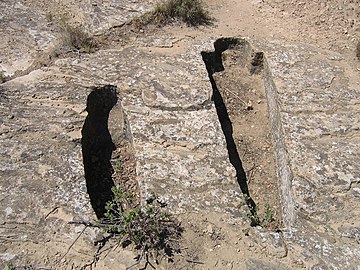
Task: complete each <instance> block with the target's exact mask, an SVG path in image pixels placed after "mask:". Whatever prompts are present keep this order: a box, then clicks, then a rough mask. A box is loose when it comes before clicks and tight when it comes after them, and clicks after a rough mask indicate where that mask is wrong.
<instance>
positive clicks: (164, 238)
mask: <svg viewBox="0 0 360 270" xmlns="http://www.w3.org/2000/svg"><path fill="white" fill-rule="evenodd" d="M112 192H113V194H114V199H113V200H112V201H110V202H108V203H107V205H106V213H105V217H104V218H103V219H101V220H100V224H101V227H103V228H104V229H105V231H106V232H107V233H110V234H112V235H113V236H114V237H119V238H120V239H121V241H122V243H123V246H124V245H127V244H130V243H133V244H134V245H135V249H137V250H139V251H140V252H139V255H138V257H137V258H136V259H137V264H138V263H140V261H141V260H142V259H144V258H145V262H146V265H147V264H151V263H150V261H149V256H150V257H152V258H153V259H154V260H155V261H157V260H158V259H159V256H160V257H167V258H168V259H170V260H171V258H172V256H173V254H174V253H175V252H179V248H178V245H177V242H178V240H179V239H180V237H181V235H182V231H183V229H182V227H181V226H180V223H179V222H178V221H176V220H175V219H174V218H173V216H172V215H171V214H169V213H168V212H166V211H165V210H164V207H165V205H164V204H163V203H161V202H160V201H159V200H158V198H157V197H156V196H155V195H152V196H151V197H150V198H149V199H147V200H146V204H145V205H143V206H141V205H137V206H134V204H135V203H136V199H135V197H134V196H133V195H132V194H131V193H130V192H128V191H125V190H123V189H121V188H120V187H119V186H115V187H113V188H112Z"/></svg>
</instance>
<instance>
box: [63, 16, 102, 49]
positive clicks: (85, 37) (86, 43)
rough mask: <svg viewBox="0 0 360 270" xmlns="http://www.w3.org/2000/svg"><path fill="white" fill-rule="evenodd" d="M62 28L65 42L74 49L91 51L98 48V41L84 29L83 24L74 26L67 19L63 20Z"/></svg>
mask: <svg viewBox="0 0 360 270" xmlns="http://www.w3.org/2000/svg"><path fill="white" fill-rule="evenodd" d="M61 28H62V29H63V31H64V42H65V45H66V46H68V47H69V48H70V49H72V50H76V51H78V52H84V53H90V52H94V51H95V50H96V49H97V43H96V41H95V40H94V39H93V38H92V37H91V36H90V35H89V34H88V33H87V32H86V31H85V30H84V27H83V26H81V25H78V26H72V25H70V24H69V23H68V22H67V20H66V19H62V20H61Z"/></svg>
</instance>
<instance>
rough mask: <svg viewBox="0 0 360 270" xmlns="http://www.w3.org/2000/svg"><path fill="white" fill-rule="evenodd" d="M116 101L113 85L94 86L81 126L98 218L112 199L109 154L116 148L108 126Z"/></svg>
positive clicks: (88, 184) (87, 174)
mask: <svg viewBox="0 0 360 270" xmlns="http://www.w3.org/2000/svg"><path fill="white" fill-rule="evenodd" d="M116 102H117V91H116V86H111V85H106V86H102V87H94V88H93V90H92V92H91V93H90V94H89V96H88V98H87V103H86V111H87V112H88V115H87V117H86V119H85V123H84V126H83V128H82V130H81V133H82V139H81V145H82V155H83V163H84V171H85V179H86V187H87V192H88V194H89V197H90V202H91V205H92V207H93V209H94V211H95V214H96V216H97V218H102V217H104V213H105V206H106V203H107V202H108V201H110V200H112V199H113V193H112V191H111V188H112V187H113V186H114V185H115V184H114V181H113V179H112V174H113V172H114V171H113V168H112V165H111V162H110V160H111V155H112V152H113V151H114V150H115V149H116V147H115V145H114V143H113V141H112V139H111V135H110V132H109V129H108V119H109V113H110V111H111V109H112V108H113V107H114V105H115V104H116Z"/></svg>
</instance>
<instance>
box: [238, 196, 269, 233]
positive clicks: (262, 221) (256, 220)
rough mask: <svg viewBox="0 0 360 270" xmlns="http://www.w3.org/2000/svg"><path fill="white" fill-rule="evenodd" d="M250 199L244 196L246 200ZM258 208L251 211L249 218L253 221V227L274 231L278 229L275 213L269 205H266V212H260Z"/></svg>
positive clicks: (248, 214)
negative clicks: (275, 228)
mask: <svg viewBox="0 0 360 270" xmlns="http://www.w3.org/2000/svg"><path fill="white" fill-rule="evenodd" d="M247 198H248V196H247V195H244V200H245V201H246V199H247ZM260 210H261V209H259V208H258V207H256V209H249V212H248V213H247V215H246V216H247V217H248V218H249V219H250V221H251V226H261V227H264V228H268V229H272V228H274V227H276V221H275V219H274V213H273V211H272V209H271V207H270V205H269V204H265V208H264V211H263V212H262V211H260Z"/></svg>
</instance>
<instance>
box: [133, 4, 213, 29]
mask: <svg viewBox="0 0 360 270" xmlns="http://www.w3.org/2000/svg"><path fill="white" fill-rule="evenodd" d="M174 20H180V21H183V22H185V23H186V24H187V25H191V26H197V25H201V24H209V23H210V21H211V17H210V16H209V13H208V12H207V11H206V10H205V9H204V7H203V5H202V2H201V1H200V0H168V1H165V2H161V3H158V4H157V5H156V7H155V9H154V10H153V11H152V12H150V13H148V14H145V15H144V16H143V17H141V18H139V19H137V20H136V23H137V24H149V23H154V22H155V23H157V24H166V23H169V22H171V21H174Z"/></svg>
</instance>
